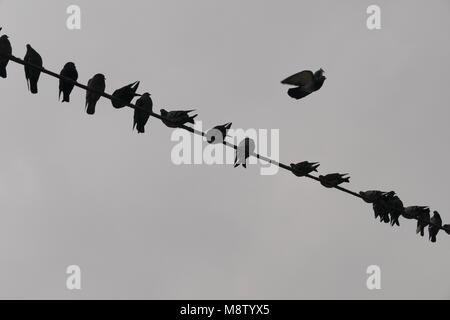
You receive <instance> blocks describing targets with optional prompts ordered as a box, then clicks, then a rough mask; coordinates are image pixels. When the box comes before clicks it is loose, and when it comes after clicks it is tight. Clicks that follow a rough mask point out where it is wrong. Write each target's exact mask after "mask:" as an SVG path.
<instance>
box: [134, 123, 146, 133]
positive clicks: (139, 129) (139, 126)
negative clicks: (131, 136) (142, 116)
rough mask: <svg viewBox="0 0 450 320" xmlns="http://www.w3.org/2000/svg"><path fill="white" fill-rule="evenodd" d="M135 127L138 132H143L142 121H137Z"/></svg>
mask: <svg viewBox="0 0 450 320" xmlns="http://www.w3.org/2000/svg"><path fill="white" fill-rule="evenodd" d="M136 129H137V132H138V133H145V127H144V126H143V125H142V123H138V124H137V125H136Z"/></svg>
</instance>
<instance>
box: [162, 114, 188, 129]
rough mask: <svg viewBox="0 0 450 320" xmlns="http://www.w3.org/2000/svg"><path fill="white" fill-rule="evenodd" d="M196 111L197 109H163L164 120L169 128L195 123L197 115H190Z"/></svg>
mask: <svg viewBox="0 0 450 320" xmlns="http://www.w3.org/2000/svg"><path fill="white" fill-rule="evenodd" d="M194 111H195V110H187V111H183V110H176V111H169V112H167V111H166V110H164V109H161V116H162V122H163V123H164V124H165V125H166V126H168V127H169V128H178V127H180V126H182V125H184V124H186V123H192V124H194V119H195V117H197V115H196V114H195V115H193V116H190V115H189V113H190V112H194Z"/></svg>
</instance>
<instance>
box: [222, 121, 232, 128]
mask: <svg viewBox="0 0 450 320" xmlns="http://www.w3.org/2000/svg"><path fill="white" fill-rule="evenodd" d="M232 124H233V123H232V122H228V123H227V124H226V125H224V127H225V129H227V130H230V128H231V125H232Z"/></svg>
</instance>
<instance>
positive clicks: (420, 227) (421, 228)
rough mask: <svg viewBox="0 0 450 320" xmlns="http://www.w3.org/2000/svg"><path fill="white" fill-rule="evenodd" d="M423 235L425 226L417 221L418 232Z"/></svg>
mask: <svg viewBox="0 0 450 320" xmlns="http://www.w3.org/2000/svg"><path fill="white" fill-rule="evenodd" d="M419 233H420V235H421V236H422V237H423V235H424V227H422V226H421V225H420V224H419V223H417V229H416V234H419Z"/></svg>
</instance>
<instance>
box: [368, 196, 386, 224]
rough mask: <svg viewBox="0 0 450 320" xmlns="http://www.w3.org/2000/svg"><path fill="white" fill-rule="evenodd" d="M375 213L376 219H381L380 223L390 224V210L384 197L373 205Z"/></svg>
mask: <svg viewBox="0 0 450 320" xmlns="http://www.w3.org/2000/svg"><path fill="white" fill-rule="evenodd" d="M372 207H373V211H374V213H375V219H376V218H378V217H380V222H384V223H389V222H390V218H389V210H388V206H387V203H386V199H385V198H384V197H381V198H379V199H378V200H377V201H375V202H374V203H373V205H372Z"/></svg>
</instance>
